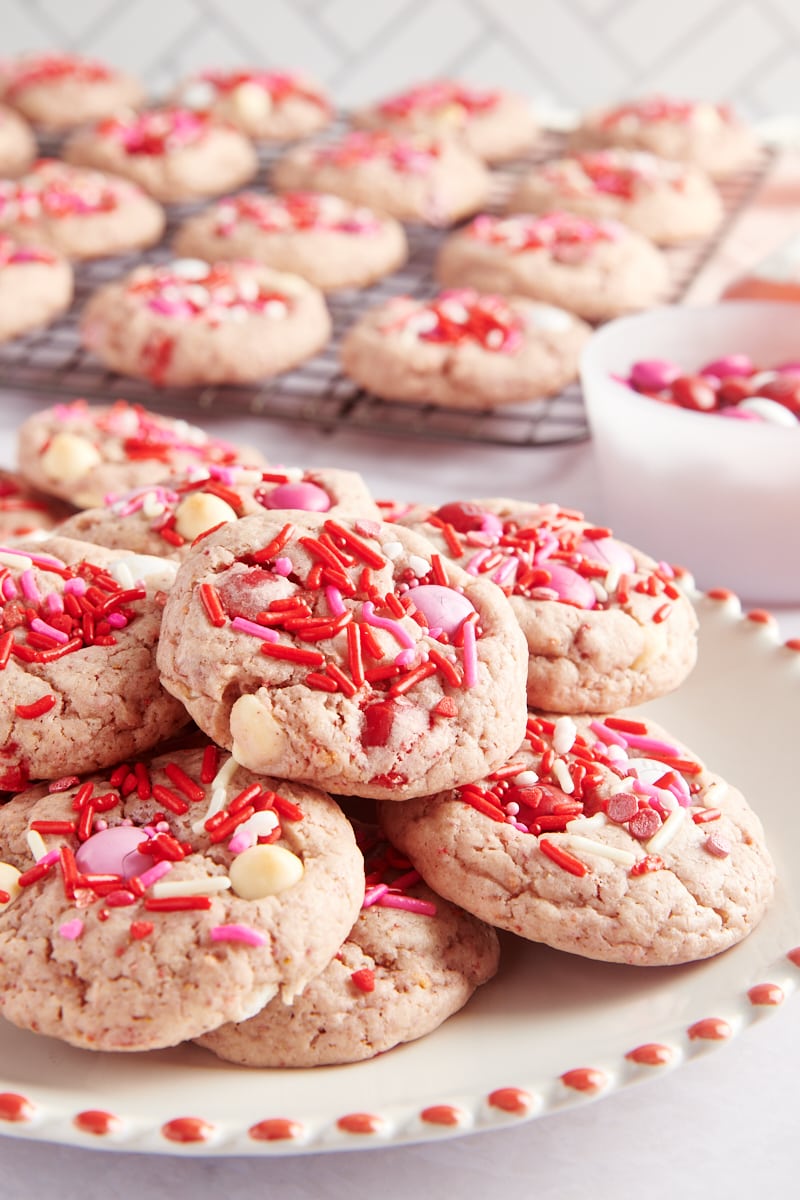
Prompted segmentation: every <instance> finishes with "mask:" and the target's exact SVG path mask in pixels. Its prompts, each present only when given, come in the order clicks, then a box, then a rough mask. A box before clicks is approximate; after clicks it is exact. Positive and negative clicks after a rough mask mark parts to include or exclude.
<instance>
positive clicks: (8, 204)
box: [0, 158, 144, 225]
mask: <svg viewBox="0 0 800 1200" xmlns="http://www.w3.org/2000/svg"><path fill="white" fill-rule="evenodd" d="M143 194H144V193H143V192H142V190H141V188H139V187H137V186H136V184H134V183H129V182H128V181H127V180H124V179H117V178H114V177H113V176H110V175H104V174H102V172H100V171H91V170H88V169H87V168H85V167H73V166H71V165H70V164H69V163H64V162H59V161H58V160H57V159H54V158H41V159H39V160H38V162H36V163H35V164H34V166H33V169H32V170H31V171H29V172H28V174H27V175H23V176H22V178H21V179H4V180H2V181H0V220H2V221H5V222H10V221H14V222H16V223H18V224H20V225H25V224H28V223H30V222H33V221H38V220H41V219H46V220H58V219H60V218H63V217H85V216H90V215H93V214H96V213H108V212H114V211H115V210H116V209H117V208H119V207H120V205H121V204H123V203H124V202H125V201H127V200H130V199H131V197H133V196H142V195H143Z"/></svg>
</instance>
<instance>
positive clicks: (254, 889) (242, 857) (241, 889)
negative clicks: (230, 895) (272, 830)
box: [230, 845, 304, 900]
mask: <svg viewBox="0 0 800 1200" xmlns="http://www.w3.org/2000/svg"><path fill="white" fill-rule="evenodd" d="M303 871H304V867H303V863H302V862H301V860H300V859H299V858H298V857H297V855H296V854H292V852H291V850H286V849H284V847H283V846H275V845H267V846H251V847H250V849H249V850H243V851H242V853H241V854H238V855H237V856H236V858H235V859H234V860H233V862H232V863H231V866H230V874H231V885H232V887H233V890H234V892H235V893H236V895H237V896H241V898H242V899H243V900H263V899H264V897H265V896H277V895H278V894H279V893H280V892H285V891H286V890H287V889H288V888H290V887H294V885H295V884H296V883H299V881H300V880H301V879H302V878H303Z"/></svg>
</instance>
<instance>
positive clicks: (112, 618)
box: [106, 612, 128, 629]
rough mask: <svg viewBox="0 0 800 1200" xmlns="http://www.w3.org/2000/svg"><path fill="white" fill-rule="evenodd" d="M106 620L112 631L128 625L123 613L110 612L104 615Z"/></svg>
mask: <svg viewBox="0 0 800 1200" xmlns="http://www.w3.org/2000/svg"><path fill="white" fill-rule="evenodd" d="M106 620H107V621H108V623H109V625H110V626H111V628H112V629H124V628H125V626H126V625H127V624H128V618H127V617H126V616H125V614H124V613H121V612H112V613H108V614H107V615H106Z"/></svg>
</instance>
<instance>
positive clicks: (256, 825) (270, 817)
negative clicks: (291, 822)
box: [236, 808, 280, 838]
mask: <svg viewBox="0 0 800 1200" xmlns="http://www.w3.org/2000/svg"><path fill="white" fill-rule="evenodd" d="M279 824H280V822H279V821H278V814H277V813H276V812H274V811H273V810H272V809H271V808H265V809H264V810H263V811H262V812H254V813H253V815H252V817H248V819H247V820H246V821H242V823H241V825H239V826H237V828H236V832H237V834H239V833H245V834H251V835H252V836H253V837H254V838H260V837H267V835H268V834H270V833H272V831H273V829H277V827H278V825H279Z"/></svg>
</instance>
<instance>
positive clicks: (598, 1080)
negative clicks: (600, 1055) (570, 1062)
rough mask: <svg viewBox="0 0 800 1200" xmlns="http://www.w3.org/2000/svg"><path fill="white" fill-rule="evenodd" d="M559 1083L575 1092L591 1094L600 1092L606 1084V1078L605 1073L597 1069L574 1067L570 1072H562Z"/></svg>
mask: <svg viewBox="0 0 800 1200" xmlns="http://www.w3.org/2000/svg"><path fill="white" fill-rule="evenodd" d="M561 1082H562V1083H563V1084H564V1086H565V1087H568V1088H572V1089H573V1090H574V1091H576V1092H587V1093H591V1092H599V1091H601V1090H602V1089H603V1088H604V1087H605V1086H606V1084H607V1083H608V1078H607V1077H606V1073H605V1071H601V1070H599V1068H597V1067H575V1068H574V1069H573V1070H572V1071H565V1072H564V1074H563V1075H562V1076H561Z"/></svg>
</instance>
